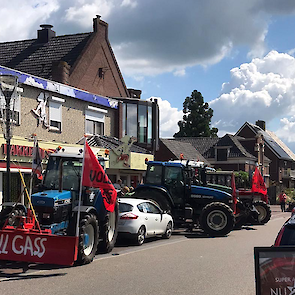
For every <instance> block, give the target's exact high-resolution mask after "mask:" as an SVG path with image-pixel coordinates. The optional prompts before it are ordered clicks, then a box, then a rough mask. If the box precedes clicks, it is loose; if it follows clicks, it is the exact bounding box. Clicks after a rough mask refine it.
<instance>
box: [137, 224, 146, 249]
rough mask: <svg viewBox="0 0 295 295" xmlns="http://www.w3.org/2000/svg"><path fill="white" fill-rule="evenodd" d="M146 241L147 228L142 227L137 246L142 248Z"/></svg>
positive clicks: (138, 234) (138, 233) (139, 231)
mask: <svg viewBox="0 0 295 295" xmlns="http://www.w3.org/2000/svg"><path fill="white" fill-rule="evenodd" d="M144 240H145V227H144V226H143V225H142V226H141V227H140V228H139V230H138V232H137V235H136V245H138V246H141V245H142V244H143V243H144Z"/></svg>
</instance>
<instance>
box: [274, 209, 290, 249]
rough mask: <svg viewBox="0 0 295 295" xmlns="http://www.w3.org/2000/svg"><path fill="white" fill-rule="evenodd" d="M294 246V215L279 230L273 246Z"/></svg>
mask: <svg viewBox="0 0 295 295" xmlns="http://www.w3.org/2000/svg"><path fill="white" fill-rule="evenodd" d="M291 245H292V246H295V214H292V216H291V217H290V218H289V219H288V220H287V221H286V222H285V223H284V225H283V226H282V228H281V229H280V231H279V233H278V235H277V237H276V240H275V243H274V246H291Z"/></svg>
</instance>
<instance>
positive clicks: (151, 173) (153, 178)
mask: <svg viewBox="0 0 295 295" xmlns="http://www.w3.org/2000/svg"><path fill="white" fill-rule="evenodd" d="M145 182H146V183H149V184H161V182H162V166H152V165H149V166H148V167H147V173H146V181H145Z"/></svg>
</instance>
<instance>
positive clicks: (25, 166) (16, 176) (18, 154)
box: [0, 136, 108, 204]
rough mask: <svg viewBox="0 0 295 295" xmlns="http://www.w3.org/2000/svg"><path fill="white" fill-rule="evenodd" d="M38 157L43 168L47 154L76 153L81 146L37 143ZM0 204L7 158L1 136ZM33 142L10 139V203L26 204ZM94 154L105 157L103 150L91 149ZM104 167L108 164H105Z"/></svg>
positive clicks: (3, 195)
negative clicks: (57, 150) (57, 151)
mask: <svg viewBox="0 0 295 295" xmlns="http://www.w3.org/2000/svg"><path fill="white" fill-rule="evenodd" d="M38 145H39V149H40V155H41V158H42V164H43V168H45V166H46V163H47V158H48V154H50V153H52V152H54V151H55V150H56V149H60V150H61V151H62V152H65V153H78V152H79V150H81V149H83V145H74V144H72V145H71V144H65V143H58V142H49V141H38ZM0 147H1V151H0V204H2V202H3V201H4V200H7V197H6V183H7V180H6V174H7V168H6V165H7V164H6V158H7V146H6V141H5V139H4V138H3V136H1V137H0ZM33 147H34V140H33V138H32V139H25V138H21V137H17V136H15V137H13V138H12V139H11V149H10V176H11V185H10V187H11V194H10V201H13V202H21V203H26V200H25V199H26V198H25V186H26V187H27V188H28V189H30V180H31V173H32V155H33ZM92 150H93V152H94V154H96V155H97V156H105V149H102V148H96V147H92ZM106 167H108V163H107V162H106ZM20 173H22V175H23V178H24V180H25V186H24V185H23V183H22V181H21V177H20ZM38 181H40V180H38V179H37V178H36V177H34V178H33V186H35V185H36V184H37V182H38Z"/></svg>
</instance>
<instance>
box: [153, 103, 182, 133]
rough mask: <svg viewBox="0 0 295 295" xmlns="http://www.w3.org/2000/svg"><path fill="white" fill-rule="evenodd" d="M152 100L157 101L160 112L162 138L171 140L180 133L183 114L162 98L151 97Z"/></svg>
mask: <svg viewBox="0 0 295 295" xmlns="http://www.w3.org/2000/svg"><path fill="white" fill-rule="evenodd" d="M150 99H153V100H154V99H157V101H158V105H159V110H160V126H161V127H160V137H161V138H167V137H169V138H171V137H173V135H174V133H176V132H178V131H179V128H178V125H177V123H178V121H180V120H182V117H183V112H182V111H179V110H178V109H177V108H173V107H172V106H171V104H170V102H169V101H167V100H162V98H160V97H151V98H149V99H148V100H150Z"/></svg>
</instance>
